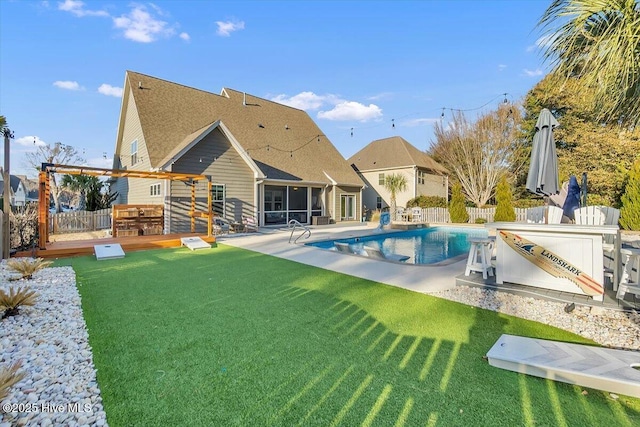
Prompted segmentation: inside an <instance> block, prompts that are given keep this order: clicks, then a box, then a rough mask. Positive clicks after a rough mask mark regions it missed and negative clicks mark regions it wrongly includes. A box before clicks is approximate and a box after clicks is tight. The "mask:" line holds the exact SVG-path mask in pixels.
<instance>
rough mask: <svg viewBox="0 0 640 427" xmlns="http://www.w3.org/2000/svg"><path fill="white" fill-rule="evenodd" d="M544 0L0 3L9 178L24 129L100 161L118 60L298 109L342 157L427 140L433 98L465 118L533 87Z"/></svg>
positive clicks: (115, 101)
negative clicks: (387, 142) (379, 145)
mask: <svg viewBox="0 0 640 427" xmlns="http://www.w3.org/2000/svg"><path fill="white" fill-rule="evenodd" d="M549 4H550V1H540V0H538V1H527V0H518V1H515V0H514V1H506V0H505V1H462V0H459V1H455V0H452V1H379V2H373V1H355V2H342V1H340V2H338V1H317V2H314V1H298V2H294V1H282V2H274V1H232V2H224V1H205V0H202V1H189V0H182V1H154V2H153V3H146V2H128V1H117V0H116V1H113V0H112V1H88V0H87V1H85V2H81V1H73V0H66V1H54V0H49V1H19V0H15V1H11V0H0V115H4V116H5V117H6V118H7V121H8V123H9V127H10V128H11V129H12V130H13V131H14V133H15V139H14V140H13V141H12V143H11V172H12V173H14V174H15V173H26V174H29V175H31V176H34V175H35V173H34V172H32V171H30V170H29V169H28V165H27V164H26V163H25V161H24V153H25V152H26V151H29V150H34V149H35V147H36V145H34V139H35V141H36V144H42V143H49V144H53V143H55V142H56V141H60V142H62V143H64V144H68V145H72V146H74V147H75V148H76V149H78V151H79V152H80V153H81V154H82V155H83V156H84V157H85V158H86V159H87V163H88V164H90V165H92V166H100V167H111V159H112V156H113V151H114V148H115V138H116V128H117V125H118V117H119V113H120V103H121V92H122V86H123V82H124V75H125V71H126V70H133V71H137V72H141V73H144V74H148V75H151V76H155V77H159V78H162V79H166V80H170V81H173V82H177V83H181V84H184V85H187V86H192V87H196V88H198V89H203V90H207V91H210V92H214V93H219V92H220V90H221V89H222V88H223V87H229V88H232V89H235V90H238V91H244V92H247V93H250V94H252V95H256V96H260V97H263V98H267V99H272V100H276V101H279V102H282V103H286V104H289V105H293V106H296V107H298V108H302V109H304V110H306V111H307V112H308V113H309V115H310V116H311V117H312V118H313V119H314V120H315V121H316V123H317V124H318V126H319V127H320V129H322V131H323V132H324V133H325V134H326V135H327V137H328V138H329V139H330V140H331V141H332V142H333V144H334V145H335V146H336V147H337V148H338V150H339V151H340V152H341V153H342V155H343V156H344V157H345V158H348V157H350V156H351V155H352V154H354V153H355V152H357V151H358V150H360V149H361V148H363V147H364V146H365V145H367V144H368V143H369V142H371V141H373V140H376V139H380V138H387V137H390V136H394V135H399V136H402V137H403V138H405V139H406V140H407V141H409V142H410V143H412V144H413V145H415V146H416V147H418V148H419V149H421V150H426V149H428V147H429V145H430V143H431V141H432V140H433V123H434V121H437V120H441V115H442V112H443V108H445V110H444V112H445V118H444V120H445V121H446V120H448V119H449V118H450V117H451V109H468V110H473V111H469V112H468V114H469V115H470V117H472V118H474V117H475V116H476V115H477V113H478V112H480V111H481V110H474V109H476V108H477V107H480V106H482V105H485V104H488V105H487V107H486V108H495V107H496V106H497V105H498V103H499V102H501V101H502V100H503V99H504V96H503V94H504V93H507V96H506V97H507V98H508V99H509V100H518V99H521V98H522V97H523V96H524V95H525V94H526V93H527V92H528V91H529V90H530V89H531V88H533V86H534V85H535V84H536V83H537V82H538V81H540V79H541V78H542V77H543V76H544V74H545V73H546V70H547V65H546V64H545V63H544V62H543V60H542V57H541V54H540V51H539V49H537V48H536V42H537V40H538V39H539V38H540V36H541V33H540V31H539V30H537V29H536V23H537V21H538V20H539V18H540V16H541V15H542V13H543V12H544V10H545V9H546V8H547V7H548V6H549ZM392 124H395V128H393V127H392ZM352 129H353V136H352V135H351V134H352ZM105 157H106V159H105Z"/></svg>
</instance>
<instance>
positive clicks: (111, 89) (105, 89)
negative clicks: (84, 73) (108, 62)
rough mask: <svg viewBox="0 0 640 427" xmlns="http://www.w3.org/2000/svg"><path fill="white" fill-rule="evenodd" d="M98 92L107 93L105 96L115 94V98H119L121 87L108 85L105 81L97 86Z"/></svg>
mask: <svg viewBox="0 0 640 427" xmlns="http://www.w3.org/2000/svg"><path fill="white" fill-rule="evenodd" d="M98 92H100V93H101V94H103V95H107V96H115V97H117V98H121V97H122V88H121V87H116V86H111V85H108V84H106V83H103V84H101V85H100V87H99V88H98Z"/></svg>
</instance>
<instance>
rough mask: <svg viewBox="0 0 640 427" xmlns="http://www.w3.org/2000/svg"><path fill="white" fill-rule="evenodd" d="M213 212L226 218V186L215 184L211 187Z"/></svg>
mask: <svg viewBox="0 0 640 427" xmlns="http://www.w3.org/2000/svg"><path fill="white" fill-rule="evenodd" d="M211 210H213V212H215V213H216V214H217V215H219V216H222V217H224V185H221V184H214V185H212V186H211Z"/></svg>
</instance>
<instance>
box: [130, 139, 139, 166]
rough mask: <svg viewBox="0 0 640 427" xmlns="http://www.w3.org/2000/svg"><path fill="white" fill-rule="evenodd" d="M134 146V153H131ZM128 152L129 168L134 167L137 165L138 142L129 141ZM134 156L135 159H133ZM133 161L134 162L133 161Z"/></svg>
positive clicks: (135, 140)
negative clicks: (129, 155) (129, 156)
mask: <svg viewBox="0 0 640 427" xmlns="http://www.w3.org/2000/svg"><path fill="white" fill-rule="evenodd" d="M134 145H135V147H136V151H133V146H134ZM129 151H130V154H131V158H130V160H131V166H133V165H135V164H136V163H138V140H137V139H134V140H133V141H131V146H130V147H129ZM134 156H135V158H134ZM134 160H135V161H134Z"/></svg>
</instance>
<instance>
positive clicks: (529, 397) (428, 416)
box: [56, 245, 640, 426]
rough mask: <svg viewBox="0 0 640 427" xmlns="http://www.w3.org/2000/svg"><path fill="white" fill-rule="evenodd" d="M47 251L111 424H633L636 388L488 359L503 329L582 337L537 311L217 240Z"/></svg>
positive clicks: (638, 413) (639, 409) (638, 418)
mask: <svg viewBox="0 0 640 427" xmlns="http://www.w3.org/2000/svg"><path fill="white" fill-rule="evenodd" d="M56 265H72V266H73V268H74V269H75V271H76V273H77V283H78V287H79V289H80V293H81V295H82V304H83V309H84V315H85V319H86V321H87V325H88V328H89V336H90V344H91V346H92V348H93V353H94V362H95V364H96V367H97V369H98V382H99V384H100V388H101V390H102V396H103V399H104V406H105V410H106V412H107V420H108V422H109V424H110V425H111V426H125V425H166V426H169V425H176V426H177V425H194V426H204V425H207V426H213V425H216V426H227V425H241V426H249V425H251V426H255V425H283V426H292V425H319V426H332V425H346V426H356V425H358V426H359V425H367V426H368V425H377V426H394V425H397V426H402V425H404V426H418V425H420V426H424V425H442V426H450V425H458V426H468V425H473V426H478V425H483V426H502V425H504V426H515V425H545V426H562V425H576V426H586V425H589V426H591V425H599V426H618V425H622V426H624V425H629V426H631V425H639V424H640V400H638V399H631V398H627V397H624V396H621V397H620V399H618V400H613V399H610V398H609V397H608V393H604V392H600V391H596V390H588V394H586V395H583V394H582V393H581V392H582V389H581V388H580V387H575V386H571V385H567V384H563V383H557V382H553V381H547V380H543V379H539V378H534V377H530V376H526V375H520V374H516V373H513V372H508V371H504V370H501V369H498V368H494V367H491V366H489V364H488V363H487V362H486V361H485V360H483V356H484V355H485V354H486V352H487V351H488V350H489V348H491V346H492V345H493V344H494V342H495V341H496V340H497V339H498V337H499V336H500V335H501V334H502V333H511V334H516V335H525V336H531V337H540V338H547V339H556V340H563V341H571V342H582V343H589V341H588V340H586V339H583V338H580V337H578V336H576V335H574V334H571V333H568V332H565V331H562V330H559V329H556V328H553V327H550V326H546V325H543V324H540V323H536V322H530V321H526V320H521V319H518V318H515V317H510V316H506V315H501V314H498V313H494V312H491V311H486V310H480V309H476V308H472V307H467V306H464V305H461V304H457V303H454V302H450V301H446V300H441V299H438V298H434V297H430V296H426V295H421V294H417V293H412V292H409V291H406V290H403V289H398V288H394V287H391V286H386V285H382V284H379V283H375V282H371V281H367V280H363V279H358V278H354V277H351V276H346V275H343V274H338V273H334V272H331V271H327V270H322V269H318V268H314V267H310V266H306V265H302V264H297V263H294V262H290V261H287V260H282V259H278V258H274V257H270V256H266V255H262V254H258V253H255V252H250V251H246V250H241V249H237V248H232V247H228V246H224V245H218V247H217V248H215V249H212V250H201V251H195V252H192V251H189V250H187V249H185V248H182V249H173V250H154V251H146V252H132V253H128V254H127V256H126V258H124V259H120V260H108V261H96V260H95V258H94V257H82V258H74V259H69V260H61V261H58V262H57V264H56ZM427 271H428V269H425V272H427Z"/></svg>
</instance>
